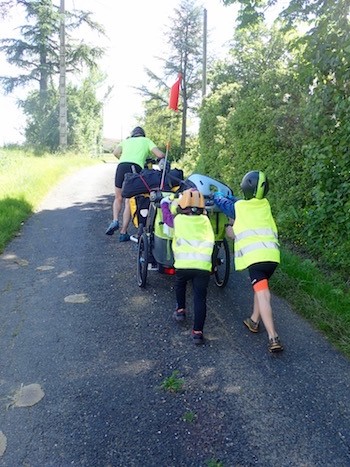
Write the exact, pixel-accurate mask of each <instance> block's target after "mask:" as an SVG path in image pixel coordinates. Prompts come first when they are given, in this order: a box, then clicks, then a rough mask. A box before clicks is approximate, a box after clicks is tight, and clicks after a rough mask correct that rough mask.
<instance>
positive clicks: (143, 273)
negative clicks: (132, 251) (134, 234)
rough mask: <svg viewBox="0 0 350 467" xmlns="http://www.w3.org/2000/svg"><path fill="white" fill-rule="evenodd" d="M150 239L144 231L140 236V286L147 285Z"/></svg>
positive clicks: (138, 259) (138, 273) (138, 253)
mask: <svg viewBox="0 0 350 467" xmlns="http://www.w3.org/2000/svg"><path fill="white" fill-rule="evenodd" d="M148 258H149V241H148V237H147V234H146V233H145V232H144V233H143V234H142V235H141V237H140V238H139V242H138V247H137V284H138V286H139V287H145V286H146V281H147V272H148Z"/></svg>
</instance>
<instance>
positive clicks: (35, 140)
mask: <svg viewBox="0 0 350 467" xmlns="http://www.w3.org/2000/svg"><path fill="white" fill-rule="evenodd" d="M97 85H98V79H96V76H95V77H94V75H90V77H89V78H87V79H85V80H84V81H83V83H82V85H81V87H80V88H79V87H77V86H68V87H67V101H68V114H67V121H68V146H69V147H70V148H71V149H72V150H74V151H76V152H81V153H88V152H90V153H92V154H99V153H100V152H101V151H100V149H101V144H102V143H101V139H102V114H101V112H102V104H101V102H99V101H98V100H97V99H96V86H97ZM59 99H60V97H59V94H58V91H57V90H56V89H55V88H49V89H48V91H47V94H46V99H45V101H44V102H42V100H41V99H40V93H39V91H33V92H31V93H30V94H29V96H28V97H27V99H26V100H24V101H23V102H22V108H23V111H24V114H25V115H26V116H27V126H26V129H25V136H26V143H27V145H29V146H30V147H33V148H35V149H36V150H41V151H45V150H46V151H51V152H55V151H57V150H58V148H59V128H58V125H57V122H58V118H59Z"/></svg>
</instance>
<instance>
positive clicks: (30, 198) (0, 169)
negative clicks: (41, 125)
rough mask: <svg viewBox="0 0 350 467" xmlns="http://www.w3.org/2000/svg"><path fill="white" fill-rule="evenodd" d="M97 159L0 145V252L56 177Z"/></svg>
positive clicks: (57, 178)
mask: <svg viewBox="0 0 350 467" xmlns="http://www.w3.org/2000/svg"><path fill="white" fill-rule="evenodd" d="M96 163H99V159H96V158H95V159H92V158H91V157H89V156H77V155H75V154H65V155H42V156H40V157H39V156H35V155H34V154H32V153H30V152H24V151H22V150H21V151H19V150H10V149H0V253H1V252H3V250H4V248H5V246H6V245H7V243H8V242H9V241H10V240H11V239H12V238H13V237H14V235H15V234H16V233H17V232H18V231H19V229H20V228H21V225H22V223H23V222H24V221H25V220H26V219H27V218H28V217H29V216H30V215H31V214H32V213H33V212H34V210H35V209H36V207H37V206H38V205H39V204H40V202H41V201H42V200H43V198H44V197H45V195H46V194H47V193H48V192H49V191H50V190H51V188H52V187H53V186H54V185H55V184H56V183H57V182H58V181H59V180H61V179H62V178H63V177H64V176H66V175H68V174H69V173H71V172H73V171H74V170H76V169H79V168H82V167H85V166H88V165H91V164H96ZM43 174H45V175H44V176H43Z"/></svg>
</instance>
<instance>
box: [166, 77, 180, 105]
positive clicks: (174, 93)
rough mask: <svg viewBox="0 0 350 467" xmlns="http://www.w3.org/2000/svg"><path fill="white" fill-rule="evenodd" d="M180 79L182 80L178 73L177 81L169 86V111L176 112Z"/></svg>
mask: <svg viewBox="0 0 350 467" xmlns="http://www.w3.org/2000/svg"><path fill="white" fill-rule="evenodd" d="M181 79H182V75H181V73H179V76H178V78H177V80H176V81H175V83H174V84H173V85H172V86H171V89H170V98H169V109H172V110H178V103H179V94H180V84H181Z"/></svg>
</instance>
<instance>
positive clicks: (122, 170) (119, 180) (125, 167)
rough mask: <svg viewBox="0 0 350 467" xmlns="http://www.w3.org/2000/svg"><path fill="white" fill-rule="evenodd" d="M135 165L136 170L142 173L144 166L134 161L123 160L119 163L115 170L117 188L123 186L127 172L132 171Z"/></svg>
mask: <svg viewBox="0 0 350 467" xmlns="http://www.w3.org/2000/svg"><path fill="white" fill-rule="evenodd" d="M133 167H135V171H136V172H137V173H140V172H141V170H142V167H140V166H139V165H137V164H135V163H134V162H121V163H120V164H118V166H117V170H116V171H115V179H114V185H115V186H116V188H121V187H122V186H123V181H124V177H125V174H127V173H132V172H133Z"/></svg>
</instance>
